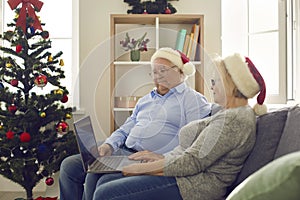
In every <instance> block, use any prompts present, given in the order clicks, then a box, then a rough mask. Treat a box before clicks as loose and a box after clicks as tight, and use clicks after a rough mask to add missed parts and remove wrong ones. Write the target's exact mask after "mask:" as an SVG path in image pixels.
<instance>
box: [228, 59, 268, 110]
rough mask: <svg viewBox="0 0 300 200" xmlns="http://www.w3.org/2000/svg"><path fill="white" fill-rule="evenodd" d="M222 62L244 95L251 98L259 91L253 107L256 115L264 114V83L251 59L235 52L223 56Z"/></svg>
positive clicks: (265, 108)
mask: <svg viewBox="0 0 300 200" xmlns="http://www.w3.org/2000/svg"><path fill="white" fill-rule="evenodd" d="M224 63H225V67H226V69H227V71H228V73H229V74H230V76H231V78H232V80H233V82H234V84H235V85H236V87H237V88H238V90H239V91H240V92H241V93H242V94H243V95H244V96H245V97H247V98H252V97H254V96H255V95H256V94H257V93H258V92H259V94H258V96H257V104H256V105H255V106H254V108H253V109H254V112H255V113H256V114H257V115H262V114H265V113H266V112H267V107H266V105H264V104H263V103H264V100H265V97H266V85H265V81H264V79H263V77H262V76H261V74H260V73H259V72H258V70H257V69H256V67H255V66H254V64H253V63H252V61H251V60H250V59H249V58H248V57H243V56H241V55H240V54H237V53H236V54H233V55H231V56H228V57H226V58H224Z"/></svg>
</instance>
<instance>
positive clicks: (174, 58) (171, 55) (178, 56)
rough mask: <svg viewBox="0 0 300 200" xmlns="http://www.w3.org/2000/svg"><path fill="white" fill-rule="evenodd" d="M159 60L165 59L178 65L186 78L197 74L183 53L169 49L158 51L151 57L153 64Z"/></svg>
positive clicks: (164, 48)
mask: <svg viewBox="0 0 300 200" xmlns="http://www.w3.org/2000/svg"><path fill="white" fill-rule="evenodd" d="M157 58H164V59H167V60H169V61H171V62H172V63H173V64H174V65H176V66H177V67H178V68H179V69H181V71H182V72H183V74H184V75H185V76H192V75H194V73H195V72H196V70H195V66H194V64H193V63H191V62H190V60H189V59H188V58H187V57H186V55H184V54H183V53H182V52H180V51H178V50H174V49H172V48H169V47H163V48H160V49H158V50H157V51H156V52H155V53H154V54H153V56H152V57H151V63H153V61H154V60H155V59H157Z"/></svg>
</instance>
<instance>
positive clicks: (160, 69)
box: [151, 58, 183, 91]
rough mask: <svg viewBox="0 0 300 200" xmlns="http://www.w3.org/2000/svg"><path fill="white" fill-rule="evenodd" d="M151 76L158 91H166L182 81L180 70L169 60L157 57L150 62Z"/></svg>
mask: <svg viewBox="0 0 300 200" xmlns="http://www.w3.org/2000/svg"><path fill="white" fill-rule="evenodd" d="M151 76H152V78H153V81H154V83H155V85H156V87H157V88H158V91H162V90H164V91H166V90H170V89H171V88H173V87H175V86H177V85H178V84H180V83H182V82H183V75H182V74H181V73H180V70H179V68H178V67H177V66H175V65H174V64H173V63H172V62H170V61H169V60H166V59H163V58H157V59H155V60H154V62H153V64H152V72H151Z"/></svg>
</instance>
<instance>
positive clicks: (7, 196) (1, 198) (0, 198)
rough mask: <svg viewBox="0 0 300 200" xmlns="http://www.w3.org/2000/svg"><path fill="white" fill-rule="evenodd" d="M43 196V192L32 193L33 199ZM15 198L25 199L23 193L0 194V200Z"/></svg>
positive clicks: (12, 199)
mask: <svg viewBox="0 0 300 200" xmlns="http://www.w3.org/2000/svg"><path fill="white" fill-rule="evenodd" d="M44 195H45V192H34V193H33V198H37V197H39V196H44ZM16 198H26V194H25V192H0V200H14V199H16Z"/></svg>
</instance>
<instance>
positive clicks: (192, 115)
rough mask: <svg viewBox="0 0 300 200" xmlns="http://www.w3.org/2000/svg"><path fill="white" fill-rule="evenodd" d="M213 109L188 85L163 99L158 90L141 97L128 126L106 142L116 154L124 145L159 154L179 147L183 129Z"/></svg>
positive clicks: (180, 86)
mask: <svg viewBox="0 0 300 200" xmlns="http://www.w3.org/2000/svg"><path fill="white" fill-rule="evenodd" d="M210 112H211V105H210V104H209V103H208V102H207V100H206V98H205V97H204V96H203V95H202V94H200V93H198V92H196V91H195V90H193V89H191V88H190V87H188V86H187V85H186V84H185V83H181V84H179V85H178V86H176V87H174V88H172V89H171V90H170V91H169V92H168V93H167V94H165V95H163V96H162V95H160V94H158V93H157V91H156V89H154V90H153V91H151V92H150V93H149V94H148V95H146V96H144V97H142V98H141V99H140V100H139V101H138V103H137V104H136V106H135V108H134V110H133V113H132V115H131V116H130V117H128V118H127V120H126V121H125V123H124V124H123V125H122V126H121V127H120V128H119V129H117V130H116V131H114V132H113V133H112V135H111V136H110V137H109V138H107V139H106V141H105V143H108V144H110V145H111V146H112V147H113V148H114V151H116V150H118V149H119V147H121V146H122V145H124V143H125V145H126V146H127V147H128V148H132V149H135V150H137V151H141V150H149V151H153V152H156V153H159V154H164V153H166V152H169V151H171V150H172V149H173V148H174V147H176V146H177V145H178V133H179V130H180V128H181V127H183V126H184V125H186V124H187V123H189V122H191V121H194V120H196V119H201V118H203V117H206V116H208V115H209V114H210Z"/></svg>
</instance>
